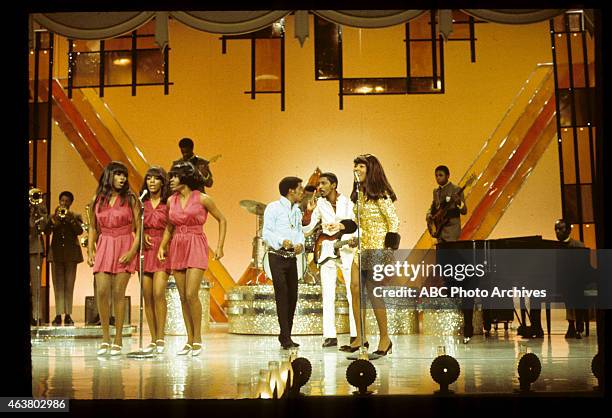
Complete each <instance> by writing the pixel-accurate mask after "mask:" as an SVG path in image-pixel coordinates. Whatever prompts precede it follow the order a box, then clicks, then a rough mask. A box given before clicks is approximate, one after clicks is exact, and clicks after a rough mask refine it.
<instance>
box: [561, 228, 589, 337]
mask: <svg viewBox="0 0 612 418" xmlns="http://www.w3.org/2000/svg"><path fill="white" fill-rule="evenodd" d="M571 232H572V225H571V224H569V223H567V222H566V221H565V219H558V220H557V222H555V234H556V235H557V239H558V240H559V242H561V243H563V244H564V245H565V246H567V248H585V247H584V244H583V243H582V242H581V241H578V240H577V239H573V238H571V237H570V234H571ZM587 315H588V312H587V311H586V310H585V309H566V310H565V318H566V319H567V322H568V327H567V332H566V333H565V338H577V339H580V338H582V333H583V332H584V323H585V321H586V320H587V318H588V317H587Z"/></svg>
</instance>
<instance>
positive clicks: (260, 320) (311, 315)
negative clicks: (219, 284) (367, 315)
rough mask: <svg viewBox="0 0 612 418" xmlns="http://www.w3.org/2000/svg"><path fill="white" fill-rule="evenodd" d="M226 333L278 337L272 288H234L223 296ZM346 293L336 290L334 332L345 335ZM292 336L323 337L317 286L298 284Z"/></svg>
mask: <svg viewBox="0 0 612 418" xmlns="http://www.w3.org/2000/svg"><path fill="white" fill-rule="evenodd" d="M227 301H228V308H227V314H228V322H229V332H230V333H232V334H249V335H278V334H279V332H280V329H279V325H278V318H277V316H276V302H275V299H274V287H273V286H272V285H256V286H236V287H234V288H233V289H232V290H231V291H230V292H229V293H228V295H227ZM348 315H349V310H348V301H347V300H346V290H345V288H344V287H343V286H342V285H339V286H338V287H337V288H336V332H337V333H339V334H343V333H347V332H349V319H348V318H349V317H348ZM292 334H293V335H320V334H323V302H322V295H321V285H309V284H303V283H300V284H298V302H297V305H296V308H295V317H294V319H293V329H292Z"/></svg>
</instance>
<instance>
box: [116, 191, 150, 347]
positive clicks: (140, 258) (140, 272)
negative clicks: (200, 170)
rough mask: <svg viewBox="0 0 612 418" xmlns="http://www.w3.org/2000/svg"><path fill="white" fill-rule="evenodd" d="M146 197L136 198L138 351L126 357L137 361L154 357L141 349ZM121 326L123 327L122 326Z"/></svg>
mask: <svg viewBox="0 0 612 418" xmlns="http://www.w3.org/2000/svg"><path fill="white" fill-rule="evenodd" d="M145 195H146V193H145V194H143V195H142V196H139V197H138V203H140V228H139V229H140V249H139V250H138V262H139V266H140V269H139V270H138V278H139V279H140V328H139V331H140V333H139V334H140V336H139V348H138V351H132V352H131V353H128V355H127V356H128V357H129V358H137V359H142V358H153V357H155V354H154V352H151V353H145V352H144V350H143V349H142V305H143V302H144V292H143V281H142V277H143V275H144V271H143V270H144V254H143V252H142V249H143V241H144V203H143V202H142V199H143V198H144V196H145ZM122 326H123V325H122Z"/></svg>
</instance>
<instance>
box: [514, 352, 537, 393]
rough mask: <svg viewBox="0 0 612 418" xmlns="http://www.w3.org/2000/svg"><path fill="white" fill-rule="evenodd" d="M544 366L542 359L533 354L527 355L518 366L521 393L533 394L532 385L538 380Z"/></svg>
mask: <svg viewBox="0 0 612 418" xmlns="http://www.w3.org/2000/svg"><path fill="white" fill-rule="evenodd" d="M541 371H542V364H541V363H540V359H539V358H538V356H536V355H535V354H533V353H527V354H525V355H524V356H523V357H521V360H520V361H519V364H518V375H519V384H520V391H521V392H531V384H532V383H533V382H535V381H536V380H538V377H540V372H541Z"/></svg>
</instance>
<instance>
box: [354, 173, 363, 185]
mask: <svg viewBox="0 0 612 418" xmlns="http://www.w3.org/2000/svg"><path fill="white" fill-rule="evenodd" d="M353 175H354V176H355V181H356V182H357V183H361V181H360V180H359V172H357V171H353Z"/></svg>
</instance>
